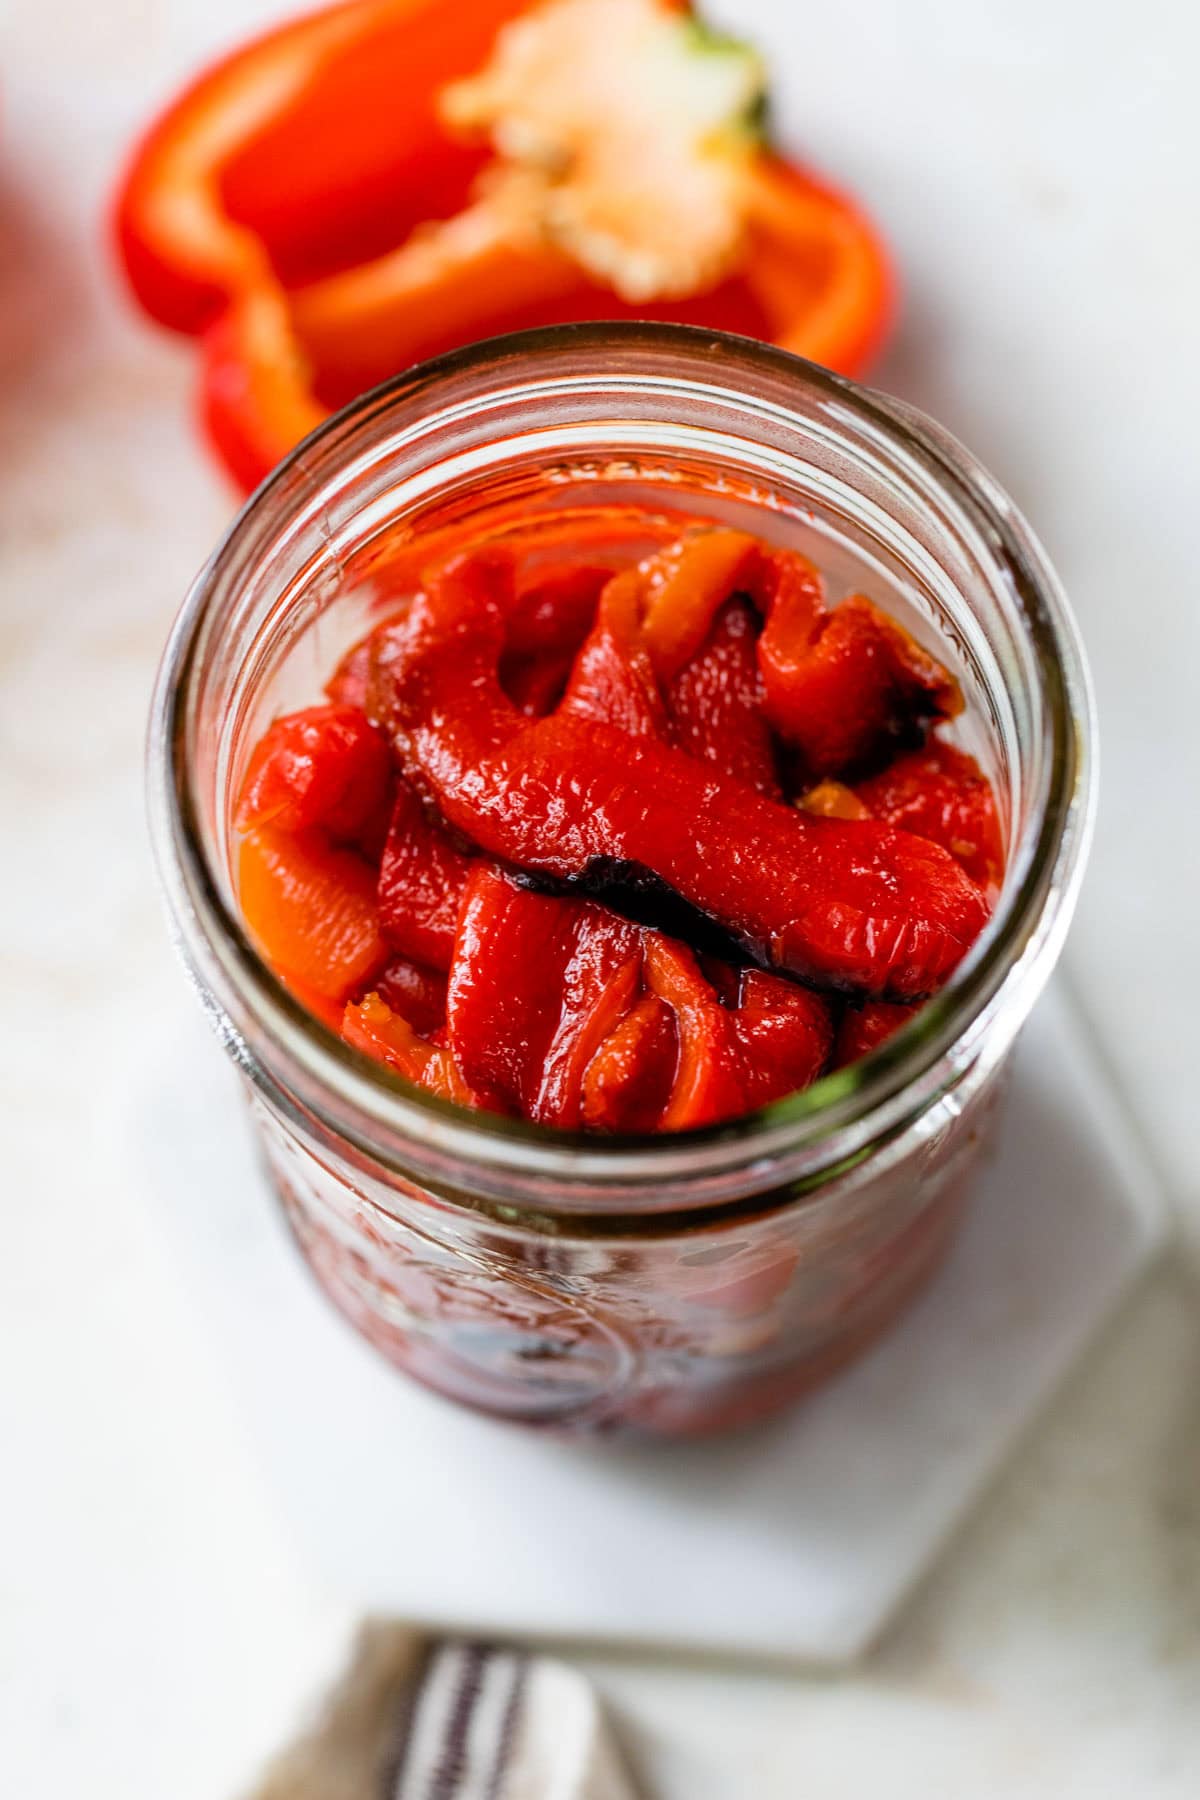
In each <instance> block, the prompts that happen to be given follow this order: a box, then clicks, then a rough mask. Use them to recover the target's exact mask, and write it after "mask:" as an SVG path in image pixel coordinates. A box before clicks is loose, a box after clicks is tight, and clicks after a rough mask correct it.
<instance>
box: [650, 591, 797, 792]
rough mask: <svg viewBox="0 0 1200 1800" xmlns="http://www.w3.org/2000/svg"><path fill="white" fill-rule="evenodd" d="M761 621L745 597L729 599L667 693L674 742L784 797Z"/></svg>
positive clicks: (706, 760)
mask: <svg viewBox="0 0 1200 1800" xmlns="http://www.w3.org/2000/svg"><path fill="white" fill-rule="evenodd" d="M756 636H757V633H756V620H755V617H754V613H753V611H752V609H751V607H750V606H749V604H748V603H747V602H746V601H745V600H737V599H734V600H728V601H726V603H725V605H724V606H723V607H722V608H721V610H720V612H718V614H717V616H716V618H715V619H714V621H713V625H712V629H711V631H710V632H709V635H708V637H707V639H706V640H705V641H704V643H703V644H702V645H701V646H700V648H699V650H698V651H697V652H696V654H695V655H694V656H693V657H692V659H691V661H690V662H688V663H686V664H685V665H684V667H683V668H682V669H681V670H680V671H679V673H678V675H676V677H675V679H674V681H673V682H672V683H671V686H670V688H669V690H668V693H667V711H668V713H669V715H670V720H671V732H672V736H673V738H674V741H675V742H676V743H677V744H678V745H679V748H680V749H681V750H686V751H687V752H688V754H689V755H691V756H695V757H699V758H700V760H701V761H702V762H709V763H712V765H713V767H714V768H715V769H718V770H720V771H721V773H722V774H725V775H733V776H736V777H737V779H738V780H739V781H745V782H748V783H749V785H750V786H751V787H754V788H757V789H758V791H759V793H760V794H768V795H770V796H771V798H772V799H778V798H779V792H780V790H779V776H778V773H777V771H776V767H775V748H774V745H773V743H772V741H771V728H770V726H769V725H768V724H767V721H766V719H765V718H764V716H763V711H762V681H761V678H760V676H759V672H758V656H757V652H756Z"/></svg>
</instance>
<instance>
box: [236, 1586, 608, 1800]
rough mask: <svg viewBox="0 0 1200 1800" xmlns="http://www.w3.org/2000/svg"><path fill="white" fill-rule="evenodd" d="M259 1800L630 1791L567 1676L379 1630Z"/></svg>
mask: <svg viewBox="0 0 1200 1800" xmlns="http://www.w3.org/2000/svg"><path fill="white" fill-rule="evenodd" d="M252 1800H633V1789H632V1787H631V1786H630V1783H629V1779H628V1777H627V1776H626V1774H625V1772H624V1770H623V1769H622V1767H621V1764H620V1760H619V1758H618V1756H617V1752H616V1748H615V1746H614V1744H613V1741H612V1738H611V1736H610V1734H609V1731H608V1728H607V1725H606V1723H605V1720H604V1717H603V1714H602V1713H601V1711H600V1709H599V1707H598V1705H597V1703H596V1696H595V1694H594V1692H593V1691H592V1688H591V1686H590V1685H589V1683H588V1682H587V1681H585V1680H584V1678H583V1676H582V1675H580V1674H578V1673H577V1672H576V1671H575V1670H574V1669H572V1668H569V1667H568V1666H567V1664H565V1663H561V1662H556V1661H554V1660H553V1659H552V1658H550V1657H546V1656H531V1655H527V1654H526V1653H524V1652H523V1651H520V1650H511V1649H501V1648H498V1647H494V1646H492V1645H488V1644H478V1643H469V1642H462V1643H460V1642H451V1641H431V1640H429V1639H428V1638H422V1637H421V1636H420V1634H419V1633H417V1632H414V1631H412V1630H410V1629H409V1628H408V1627H406V1626H398V1625H393V1624H388V1623H385V1622H382V1621H376V1622H372V1623H370V1624H368V1625H366V1626H364V1628H363V1630H362V1631H361V1633H360V1634H359V1638H358V1642H357V1644H356V1646H355V1650H354V1654H353V1657H352V1659H351V1663H350V1667H349V1668H348V1669H347V1671H346V1673H345V1675H344V1676H343V1677H342V1679H341V1681H340V1682H339V1683H338V1685H337V1687H336V1688H335V1690H334V1691H333V1693H332V1694H331V1695H330V1696H329V1698H328V1699H327V1701H326V1702H325V1705H324V1707H323V1710H322V1712H321V1715H320V1717H319V1718H318V1719H317V1721H316V1722H315V1724H314V1725H313V1726H312V1728H311V1729H310V1730H308V1731H307V1732H305V1734H304V1735H303V1736H302V1737H301V1738H300V1739H298V1741H297V1742H296V1743H294V1744H292V1745H290V1746H289V1747H288V1749H286V1750H285V1751H284V1752H283V1753H282V1755H281V1756H279V1757H278V1758H277V1759H276V1761H275V1762H274V1763H273V1764H272V1766H271V1768H270V1769H269V1770H268V1771H267V1774H266V1776H265V1778H264V1780H263V1782H262V1783H261V1785H260V1786H259V1787H258V1788H257V1789H256V1790H255V1791H254V1794H253V1797H252Z"/></svg>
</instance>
